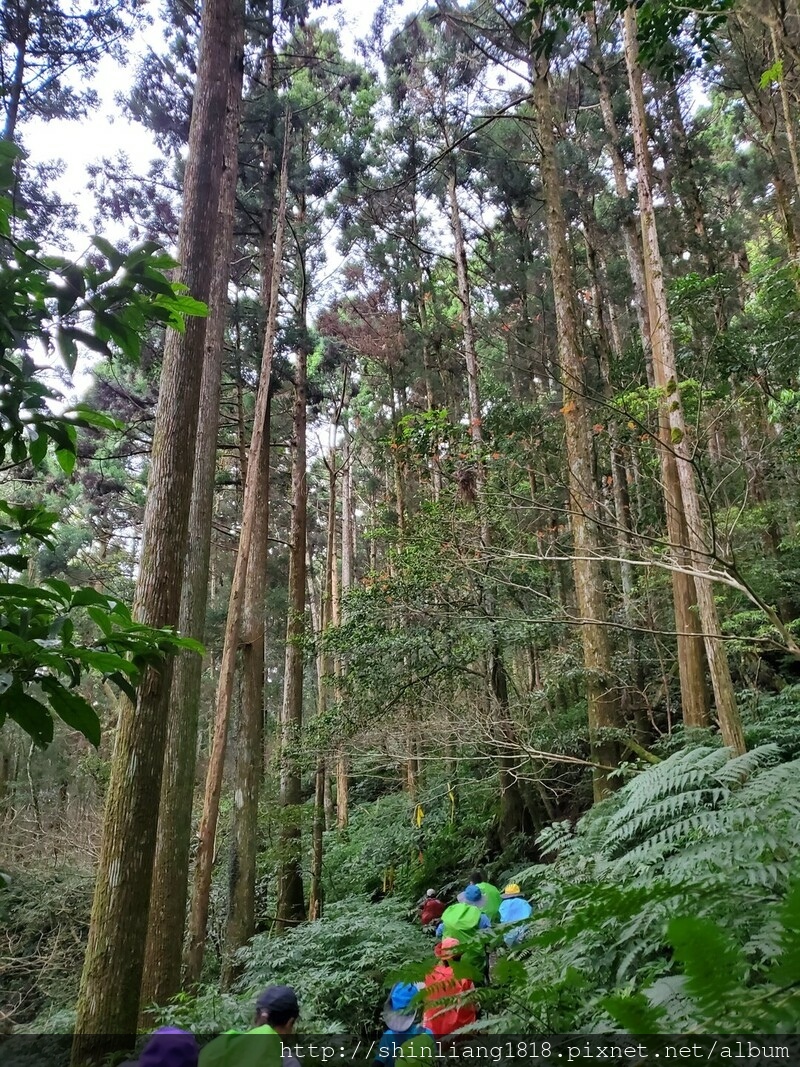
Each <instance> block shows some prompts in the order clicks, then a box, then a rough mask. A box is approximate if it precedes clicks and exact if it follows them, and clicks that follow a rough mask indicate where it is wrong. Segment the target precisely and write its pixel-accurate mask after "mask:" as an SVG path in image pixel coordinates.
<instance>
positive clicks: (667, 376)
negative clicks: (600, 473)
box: [623, 5, 745, 752]
mask: <svg viewBox="0 0 800 1067" xmlns="http://www.w3.org/2000/svg"><path fill="white" fill-rule="evenodd" d="M623 40H624V47H625V64H626V67H627V71H628V83H629V86H630V94H631V119H632V124H633V139H634V151H635V155H636V169H637V175H638V186H639V214H640V220H641V227H642V247H643V250H644V262H645V274H646V281H647V294H648V303H649V305H650V320H651V323H652V343H653V365H654V370H655V377H656V385H657V386H658V387H659V388H660V389H662V390H663V400H662V412H663V419H662V421H663V422H665V423H666V425H668V427H669V439H668V440H664V436H663V434H662V450H664V451H667V452H671V453H672V455H673V456H674V460H675V465H676V467H677V475H678V484H679V487H680V498H681V502H682V504H683V512H684V515H685V517H686V534H687V538H688V547H689V553H690V558H691V562H692V565H693V567H694V569H695V572H696V574H695V590H696V592H697V601H698V608H699V614H700V624H701V627H702V631H703V641H704V645H705V650H706V656H707V658H708V665H709V669H710V672H711V683H712V686H713V689H714V700H715V704H716V712H717V716H718V719H719V724H720V730H721V733H722V739H723V741H724V743H725V744H726V745H727V746H728V747H730V748H731V749H733V751H734V752H744V751H745V743H744V733H743V730H742V723H741V718H740V716H739V709H738V707H737V705H736V697H735V694H734V690H733V681H732V679H731V674H730V667H729V665H728V656H727V653H726V651H725V645H724V642H723V640H722V635H721V633H720V628H719V618H718V615H717V606H716V603H715V601H714V591H713V588H712V585H711V581H710V579H708V578H706V577H702V575H703V573H704V572H707V570H708V565H709V562H710V560H711V559H712V558H713V557H712V552H713V545H711V544H710V543H709V541H708V536H707V532H706V524H705V520H704V518H703V514H702V509H701V506H700V496H699V493H698V490H697V483H696V479H695V469H694V464H693V462H692V454H691V449H690V436H689V432H688V427H687V424H686V420H685V417H684V413H683V405H682V403H681V397H680V391H679V388H678V372H677V366H676V363H675V352H674V348H673V343H672V328H671V322H670V316H669V308H668V305H667V294H666V287H665V284H664V273H663V263H662V259H661V251H660V248H659V244H658V231H657V228H656V218H655V210H654V207H653V196H652V187H651V183H650V165H649V164H650V152H649V146H648V142H647V124H646V117H645V107H644V92H643V89H642V71H641V67H640V66H639V44H638V32H637V26H636V9H635V7H633V6H631V5H629V6H628V7H627V8H626V9H625V13H624V17H623ZM665 428H666V426H665Z"/></svg>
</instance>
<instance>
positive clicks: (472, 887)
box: [126, 871, 533, 1067]
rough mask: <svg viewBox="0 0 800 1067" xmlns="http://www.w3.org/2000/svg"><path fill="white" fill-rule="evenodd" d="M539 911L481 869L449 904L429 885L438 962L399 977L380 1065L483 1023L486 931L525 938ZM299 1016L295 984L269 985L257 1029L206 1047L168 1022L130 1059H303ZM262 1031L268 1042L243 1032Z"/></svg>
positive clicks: (390, 1065) (423, 906)
mask: <svg viewBox="0 0 800 1067" xmlns="http://www.w3.org/2000/svg"><path fill="white" fill-rule="evenodd" d="M532 912H533V908H532V906H531V904H530V902H529V901H527V900H526V899H525V897H524V896H523V894H522V890H521V889H520V887H519V886H518V885H516V884H514V883H511V884H509V885H507V886H506V887H505V889H504V890H503V891H502V893H501V892H500V890H499V889H497V888H496V887H495V886H493V885H492V884H491V883H490V882H487V881H486V880H485V878H484V876H483V874H482V872H480V871H475V872H474V873H473V874H472V876H471V877H470V881H469V884H468V885H467V886H466V888H465V889H464V891H463V892H461V893H459V894H458V896H457V898H456V902H455V903H454V904H450V905H449V906H448V905H446V904H445V903H444V902H443V901H442V900H440V899H439V897H438V896H437V894H436V893H435V891H434V890H433V889H429V890H428V891H427V892H426V894H425V896H424V897H423V898H422V900H421V901H420V902H419V917H420V921H421V923H422V926H423V929H425V930H427V931H429V932H430V933H433V934H435V936H436V939H437V940H436V945H435V946H434V950H433V951H434V954H435V956H436V960H437V962H436V965H435V966H434V967H433V969H432V970H431V971H430V972H429V973H428V974H427V975H426V976H425V981H424V982H419V983H412V982H398V983H396V984H395V985H394V986H393V987H392V989H391V990H390V992H389V995H388V997H387V999H386V1002H385V1004H384V1006H383V1011H382V1018H383V1021H384V1023H385V1025H386V1030H385V1032H384V1033H383V1035H382V1037H381V1039H380V1041H379V1042H378V1044H377V1046H376V1049H377V1051H376V1052H375V1057H374V1060H375V1065H376V1067H394V1064H395V1060H398V1061H399V1062H402V1061H403V1060H404V1059H409V1060H412V1059H417V1058H419V1059H431V1058H433V1057H435V1054H436V1046H435V1041H436V1040H437V1039H441V1038H443V1037H447V1036H448V1035H450V1034H453V1033H454V1032H455V1031H457V1030H461V1029H462V1028H464V1027H468V1026H470V1025H471V1024H472V1023H475V1022H476V1021H477V1018H478V1004H477V999H476V997H475V990H476V988H477V986H478V985H480V984H482V983H483V982H486V981H488V976H489V956H488V954H487V952H486V949H485V946H484V939H481V938H480V937H479V936H478V935H479V933H480V931H482V930H486V929H490V928H492V927H494V926H497V927H499V928H500V930H501V932H502V934H503V940H504V941H505V943H506V944H507V945H508V946H513V945H515V944H518V943H519V942H520V941H521V940H523V939H524V937H525V934H526V927H525V920H526V919H528V918H529V917H530V915H531V914H532ZM299 1017H300V1005H299V1003H298V999H297V994H296V993H295V991H294V989H292V988H291V986H279V985H273V986H268V987H267V988H266V989H265V990H264V991H263V992H262V993H261V994H260V996H259V997H258V998H257V1000H256V1005H255V1019H254V1025H253V1027H252V1028H251V1029H249V1030H247V1031H244V1032H243V1031H238V1030H229V1031H227V1032H226V1033H224V1034H220V1036H219V1037H217V1038H215V1039H214V1040H213V1041H211V1042H209V1043H208V1044H207V1045H206V1046H205V1047H204V1048H203V1049H202V1050H201V1049H200V1047H199V1045H198V1043H197V1041H196V1039H195V1037H194V1035H193V1034H191V1033H188V1032H187V1031H185V1030H180V1029H178V1028H176V1027H162V1028H161V1029H160V1030H156V1032H155V1033H154V1034H152V1035H151V1037H150V1039H149V1041H148V1042H147V1044H146V1045H145V1047H144V1049H143V1051H142V1054H141V1056H140V1057H139V1060H138V1064H137V1065H133V1064H131V1065H129V1067H278V1064H282V1065H283V1067H299V1065H298V1063H297V1061H296V1060H295V1059H294V1057H293V1056H292V1055H291V1052H289V1054H288V1055H287V1048H286V1046H285V1045H283V1042H282V1041H281V1039H282V1038H283V1037H286V1036H289V1035H291V1034H292V1032H293V1030H294V1027H295V1024H296V1023H297V1020H298V1019H299ZM259 1035H260V1036H261V1037H262V1041H260V1042H254V1041H252V1040H249V1041H245V1040H243V1039H244V1038H245V1037H247V1038H252V1037H253V1036H259ZM126 1067H128V1065H126Z"/></svg>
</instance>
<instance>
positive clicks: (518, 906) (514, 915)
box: [500, 897, 533, 948]
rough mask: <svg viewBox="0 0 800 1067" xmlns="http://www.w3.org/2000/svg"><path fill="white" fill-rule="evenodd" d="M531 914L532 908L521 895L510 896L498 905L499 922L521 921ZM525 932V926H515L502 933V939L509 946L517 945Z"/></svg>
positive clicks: (526, 929) (523, 938)
mask: <svg viewBox="0 0 800 1067" xmlns="http://www.w3.org/2000/svg"><path fill="white" fill-rule="evenodd" d="M532 914H533V908H532V907H531V906H530V904H529V903H528V901H527V900H525V899H523V897H510V898H509V899H508V900H504V901H503V903H502V904H501V905H500V922H501V923H503V924H505V923H518V922H522V920H523V919H529V918H530V917H531V915H532ZM527 933H528V927H527V926H515V927H514V929H513V930H509V931H508V932H507V933H505V934H503V940H504V941H505V943H506V944H507V945H508V947H509V948H511V946H512V945H518V944H519V943H520V942H521V941H524V940H525V936H526V934H527Z"/></svg>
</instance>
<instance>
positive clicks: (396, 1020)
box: [381, 982, 417, 1030]
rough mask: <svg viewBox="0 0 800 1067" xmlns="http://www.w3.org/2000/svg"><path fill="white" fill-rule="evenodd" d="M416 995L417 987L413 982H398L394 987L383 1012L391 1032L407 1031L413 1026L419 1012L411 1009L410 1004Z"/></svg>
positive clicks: (384, 1019)
mask: <svg viewBox="0 0 800 1067" xmlns="http://www.w3.org/2000/svg"><path fill="white" fill-rule="evenodd" d="M416 995H417V987H416V986H415V985H414V984H413V982H398V983H397V984H396V985H394V986H392V991H391V992H390V993H389V996H388V997H387V998H386V1003H385V1004H384V1006H383V1011H382V1012H381V1014H382V1016H383V1021H384V1022H385V1023H386V1025H387V1026H388V1027H389V1029H390V1030H407V1029H408V1028H409V1026H412V1025H413V1023H414V1022H415V1020H416V1018H417V1012H416V1009H415V1008H409V1004H410V1003H411V1001H412V1000H413V999H414V997H415V996H416Z"/></svg>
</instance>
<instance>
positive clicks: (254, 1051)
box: [198, 1025, 283, 1067]
mask: <svg viewBox="0 0 800 1067" xmlns="http://www.w3.org/2000/svg"><path fill="white" fill-rule="evenodd" d="M282 1056H283V1042H282V1041H281V1039H280V1035H279V1034H278V1033H277V1032H276V1031H275V1030H273V1029H272V1027H271V1026H266V1025H265V1026H256V1027H255V1028H254V1029H252V1030H247V1031H244V1032H243V1031H241V1030H226V1032H225V1033H224V1034H220V1035H219V1037H215V1038H214V1040H213V1041H210V1042H209V1043H208V1044H207V1045H206V1046H205V1048H203V1049H202V1050H201V1052H200V1059H199V1061H198V1067H281V1065H282V1063H283V1059H282Z"/></svg>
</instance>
